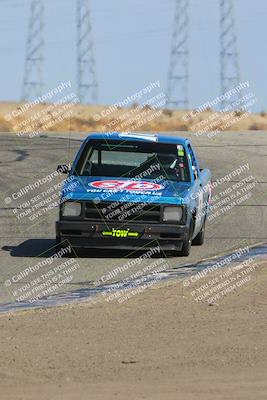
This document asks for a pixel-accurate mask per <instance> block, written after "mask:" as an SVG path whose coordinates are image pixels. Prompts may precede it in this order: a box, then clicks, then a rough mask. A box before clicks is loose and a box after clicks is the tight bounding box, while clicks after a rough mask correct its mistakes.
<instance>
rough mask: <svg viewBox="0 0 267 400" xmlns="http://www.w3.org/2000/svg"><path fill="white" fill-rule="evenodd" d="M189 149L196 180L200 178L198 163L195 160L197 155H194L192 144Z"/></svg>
mask: <svg viewBox="0 0 267 400" xmlns="http://www.w3.org/2000/svg"><path fill="white" fill-rule="evenodd" d="M187 147H188V151H189V155H190V158H191V162H192V166H193V169H194V177H195V179H196V178H197V177H198V167H197V162H196V159H195V154H194V152H193V150H192V147H191V146H190V144H188V145H187Z"/></svg>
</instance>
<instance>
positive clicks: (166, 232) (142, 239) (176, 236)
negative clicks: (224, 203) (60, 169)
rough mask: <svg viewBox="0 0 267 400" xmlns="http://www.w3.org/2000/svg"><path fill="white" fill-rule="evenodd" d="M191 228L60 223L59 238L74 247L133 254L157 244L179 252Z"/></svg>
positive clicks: (180, 226)
mask: <svg viewBox="0 0 267 400" xmlns="http://www.w3.org/2000/svg"><path fill="white" fill-rule="evenodd" d="M188 232H189V227H188V226H187V225H174V224H132V223H131V224H124V225H123V226H122V224H121V223H116V222H114V223H109V224H108V225H107V224H105V223H104V222H103V223H99V222H96V223H94V222H88V221H69V220H68V221H67V220H61V221H57V222H56V235H57V239H58V241H60V242H63V241H67V242H68V243H69V244H70V245H71V246H72V247H85V248H96V249H97V248H106V249H122V250H132V249H140V248H143V247H148V248H149V247H152V246H153V241H154V242H156V243H157V244H158V245H160V247H161V249H162V250H167V251H179V250H181V248H182V245H183V241H185V240H186V239H187V238H188Z"/></svg>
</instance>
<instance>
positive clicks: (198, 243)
mask: <svg viewBox="0 0 267 400" xmlns="http://www.w3.org/2000/svg"><path fill="white" fill-rule="evenodd" d="M205 225H206V221H204V222H203V225H202V228H201V230H200V232H199V233H198V234H197V236H196V237H195V239H194V240H193V242H192V244H193V246H202V244H203V243H204V238H205Z"/></svg>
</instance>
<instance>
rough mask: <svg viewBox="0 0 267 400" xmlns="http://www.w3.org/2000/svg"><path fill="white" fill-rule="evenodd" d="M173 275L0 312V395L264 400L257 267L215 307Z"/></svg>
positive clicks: (263, 280)
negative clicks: (121, 292)
mask: <svg viewBox="0 0 267 400" xmlns="http://www.w3.org/2000/svg"><path fill="white" fill-rule="evenodd" d="M192 289H194V288H191V287H190V288H187V287H184V286H183V285H182V283H181V281H175V282H174V281H173V282H171V283H168V284H164V285H162V286H161V287H159V288H157V289H156V288H153V289H149V290H146V291H145V292H144V293H143V294H140V295H138V296H135V297H133V298H132V299H131V300H129V301H127V302H125V303H122V304H117V303H116V304H115V303H114V304H108V303H107V302H105V301H104V300H103V301H101V302H99V303H97V304H95V305H93V304H92V303H81V304H79V305H72V306H66V307H61V308H55V309H48V310H35V311H29V312H21V313H17V314H13V315H2V316H1V317H0V325H1V341H0V358H1V372H0V377H1V385H0V389H1V395H0V398H1V399H5V400H9V399H21V400H24V399H37V398H38V399H39V400H44V399H53V400H54V399H55V400H57V399H64V400H69V399H78V398H79V399H101V400H106V399H107V400H112V399H119V400H120V399H123V400H125V399H126V398H127V399H134V400H136V399H149V400H150V399H151V400H152V399H153V400H154V399H164V400H169V399H175V400H177V399H178V400H179V399H182V400H191V399H192V400H195V399H198V400H202V399H203V400H211V399H212V400H218V399H229V400H230V399H231V400H233V399H235V400H238V399H240V400H241V399H242V400H246V399H249V400H251V399H257V400H261V399H266V398H267V379H266V378H267V372H266V370H267V368H266V367H267V357H266V356H267V346H266V344H267V338H266V311H267V302H266V292H267V271H266V264H265V265H263V264H261V266H260V268H257V270H255V271H254V272H253V276H252V279H251V281H250V282H248V284H246V285H243V286H242V287H240V288H238V289H237V290H234V291H232V292H231V293H229V294H228V295H227V296H225V297H224V298H222V299H221V300H220V301H219V302H218V303H217V304H215V305H213V306H211V305H208V304H207V303H205V302H196V301H195V300H194V298H193V297H192V295H191V291H192Z"/></svg>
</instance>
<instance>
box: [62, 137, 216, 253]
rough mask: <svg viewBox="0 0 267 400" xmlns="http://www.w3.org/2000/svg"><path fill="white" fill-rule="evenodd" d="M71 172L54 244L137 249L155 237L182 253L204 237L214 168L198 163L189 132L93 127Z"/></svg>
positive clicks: (66, 184) (63, 198) (200, 241)
mask: <svg viewBox="0 0 267 400" xmlns="http://www.w3.org/2000/svg"><path fill="white" fill-rule="evenodd" d="M58 169H60V170H61V171H66V170H67V167H66V166H64V165H60V166H58ZM67 172H68V173H69V176H68V178H67V179H66V181H65V183H64V186H63V190H62V196H61V202H60V212H59V220H58V221H57V222H56V240H57V243H63V242H68V243H69V244H71V246H72V247H74V248H76V247H87V248H108V249H139V248H145V247H151V245H152V243H153V242H155V241H156V242H157V243H158V245H160V247H161V249H162V250H164V251H165V250H166V251H175V252H179V254H180V255H183V256H188V255H189V253H190V248H191V244H192V243H193V244H196V245H202V244H203V241H204V231H205V222H206V217H207V213H208V210H209V204H210V200H211V173H210V171H209V170H207V169H204V170H201V169H200V168H199V164H198V161H197V157H196V154H195V152H194V150H193V148H192V145H191V143H190V141H189V140H188V139H184V138H180V137H176V136H165V135H158V134H155V135H154V134H145V133H107V134H103V133H95V134H91V135H89V136H88V137H87V138H86V139H85V141H84V142H83V144H82V146H81V148H80V150H79V152H78V154H77V156H76V158H75V160H74V163H73V166H72V168H71V169H70V171H67Z"/></svg>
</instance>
